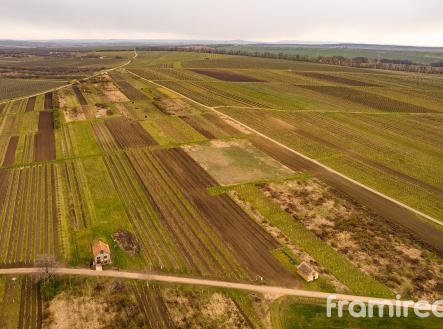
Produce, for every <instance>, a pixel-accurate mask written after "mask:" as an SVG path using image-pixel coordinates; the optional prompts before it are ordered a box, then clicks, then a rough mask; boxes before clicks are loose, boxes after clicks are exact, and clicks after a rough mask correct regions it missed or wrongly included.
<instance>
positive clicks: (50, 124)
mask: <svg viewBox="0 0 443 329" xmlns="http://www.w3.org/2000/svg"><path fill="white" fill-rule="evenodd" d="M53 129H54V115H53V113H52V112H39V115H38V130H39V131H42V130H53Z"/></svg>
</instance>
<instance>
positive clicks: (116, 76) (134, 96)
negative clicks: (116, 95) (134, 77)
mask: <svg viewBox="0 0 443 329" xmlns="http://www.w3.org/2000/svg"><path fill="white" fill-rule="evenodd" d="M111 77H112V79H113V80H114V81H115V83H116V84H117V86H118V87H119V88H120V90H121V91H122V93H123V94H125V95H126V97H127V98H129V99H130V100H133V101H145V100H148V97H147V96H146V95H145V94H143V93H142V92H141V91H140V90H138V89H137V88H135V87H134V86H133V85H131V84H130V83H129V82H128V81H126V80H125V78H124V77H123V76H122V75H121V74H120V73H117V72H112V73H111Z"/></svg>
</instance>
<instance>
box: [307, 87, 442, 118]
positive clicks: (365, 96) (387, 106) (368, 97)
mask: <svg viewBox="0 0 443 329" xmlns="http://www.w3.org/2000/svg"><path fill="white" fill-rule="evenodd" d="M298 87H300V88H305V89H309V90H312V91H315V92H318V93H321V94H325V95H328V96H332V97H336V98H340V99H344V100H347V101H351V102H353V103H356V104H360V105H363V106H367V107H371V108H373V109H376V110H379V111H386V112H412V113H414V112H417V113H433V112H435V111H433V110H430V109H428V108H426V107H422V106H418V105H414V104H411V103H404V102H401V101H398V100H395V99H393V98H388V97H384V96H380V95H377V94H371V93H367V92H364V91H361V90H357V89H352V88H348V87H336V86H302V85H299V86H298Z"/></svg>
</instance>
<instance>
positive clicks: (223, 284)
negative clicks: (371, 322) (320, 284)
mask: <svg viewBox="0 0 443 329" xmlns="http://www.w3.org/2000/svg"><path fill="white" fill-rule="evenodd" d="M44 272H45V269H44V268H38V267H31V268H11V269H0V275H25V274H38V273H44ZM50 272H51V273H52V274H56V275H82V276H92V277H105V278H118V279H130V280H142V281H157V282H168V283H173V284H189V285H199V286H209V287H218V288H228V289H237V290H245V291H252V292H258V293H261V294H270V295H272V296H273V297H279V296H298V297H307V298H316V299H322V300H327V299H328V298H329V297H331V294H329V293H325V292H320V291H309V290H301V289H292V288H285V287H277V286H265V285H254V284H247V283H236V282H228V281H217V280H206V279H197V278H189V277H179V276H172V275H163V274H151V273H136V272H121V271H102V272H97V271H93V270H90V269H73V268H52V269H51V270H50ZM334 300H347V301H350V302H351V301H361V302H364V303H369V302H373V303H380V304H383V305H386V304H389V303H394V304H395V303H396V302H399V304H400V305H403V303H405V304H404V306H405V307H411V305H410V304H407V303H406V302H401V301H398V300H396V299H382V298H374V297H368V296H355V295H344V294H334ZM437 309H438V310H439V311H440V312H442V311H443V305H441V306H439V307H438V308H437Z"/></svg>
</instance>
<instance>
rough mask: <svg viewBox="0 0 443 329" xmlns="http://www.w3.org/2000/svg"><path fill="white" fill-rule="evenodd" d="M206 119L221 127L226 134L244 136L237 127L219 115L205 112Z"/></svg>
mask: <svg viewBox="0 0 443 329" xmlns="http://www.w3.org/2000/svg"><path fill="white" fill-rule="evenodd" d="M202 116H203V117H204V118H205V119H206V120H208V121H209V122H211V123H212V124H214V125H215V126H217V127H218V128H220V129H221V130H222V131H223V132H225V133H226V135H228V136H231V137H242V136H243V134H242V133H241V132H240V131H239V130H238V129H237V128H235V127H233V126H231V125H230V124H228V123H227V122H226V121H224V120H223V119H222V118H220V117H219V116H217V115H215V114H212V113H205V114H203V115H202Z"/></svg>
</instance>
